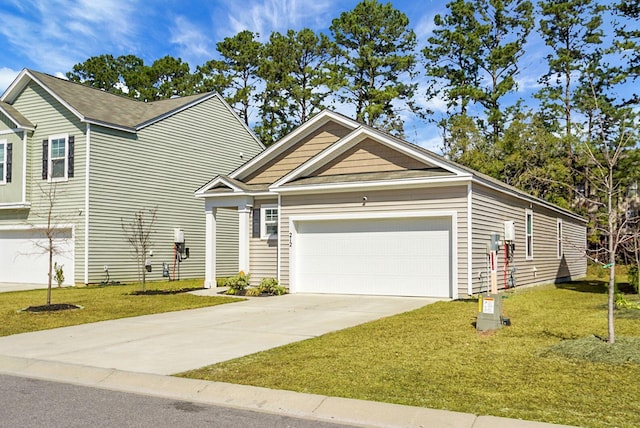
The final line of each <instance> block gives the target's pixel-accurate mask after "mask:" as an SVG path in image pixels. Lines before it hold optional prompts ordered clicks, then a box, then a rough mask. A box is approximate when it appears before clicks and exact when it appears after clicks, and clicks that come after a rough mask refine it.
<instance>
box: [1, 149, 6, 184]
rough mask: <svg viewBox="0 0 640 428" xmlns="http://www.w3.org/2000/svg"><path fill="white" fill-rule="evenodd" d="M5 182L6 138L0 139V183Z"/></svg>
mask: <svg viewBox="0 0 640 428" xmlns="http://www.w3.org/2000/svg"><path fill="white" fill-rule="evenodd" d="M6 182H7V140H0V184H5V183H6Z"/></svg>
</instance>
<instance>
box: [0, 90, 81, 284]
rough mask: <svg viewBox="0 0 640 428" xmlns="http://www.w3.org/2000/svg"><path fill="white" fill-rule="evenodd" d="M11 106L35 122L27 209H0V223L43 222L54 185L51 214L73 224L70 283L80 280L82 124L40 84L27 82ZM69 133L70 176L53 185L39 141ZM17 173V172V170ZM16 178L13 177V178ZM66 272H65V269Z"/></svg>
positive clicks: (17, 164) (18, 164)
mask: <svg viewBox="0 0 640 428" xmlns="http://www.w3.org/2000/svg"><path fill="white" fill-rule="evenodd" d="M13 106H14V107H15V108H16V109H17V110H18V111H20V113H21V114H22V115H23V116H24V117H25V118H27V119H28V120H29V121H30V122H31V123H33V124H36V125H37V127H36V130H35V131H34V132H33V134H31V135H30V136H29V138H28V142H27V202H31V208H30V209H29V210H15V211H14V210H12V211H9V212H5V211H4V210H0V226H15V225H43V224H46V212H47V210H48V202H47V200H46V199H47V198H46V194H47V193H48V191H49V190H50V189H53V188H55V191H56V197H55V204H54V211H53V213H54V216H55V219H56V221H55V223H56V224H65V225H72V226H73V227H74V241H75V249H74V257H75V259H74V264H75V274H74V276H73V277H74V282H76V283H79V282H81V281H82V275H83V272H82V266H83V265H84V212H83V209H84V183H85V147H86V146H85V144H86V140H85V135H84V130H85V125H84V124H83V123H81V122H80V120H79V119H78V118H77V117H75V116H74V115H73V114H71V113H70V112H69V111H68V110H67V109H66V108H65V107H64V106H62V105H61V104H60V103H58V102H57V101H56V100H55V99H54V98H53V97H52V96H51V95H49V93H48V92H46V91H45V90H44V89H42V88H41V87H40V86H38V85H36V84H34V83H33V82H30V83H29V84H28V85H27V86H26V87H25V89H24V90H23V92H22V93H21V94H20V95H19V96H18V97H17V98H16V100H15V101H14V103H13ZM56 134H69V136H74V138H75V159H74V170H75V174H74V177H72V178H69V180H68V181H61V182H57V183H55V184H52V183H48V182H47V180H43V179H42V140H44V139H47V138H49V137H50V136H51V135H56ZM20 145H21V143H20V144H15V143H14V146H13V147H14V177H16V178H17V177H18V174H19V172H20V171H21V168H22V160H20V162H17V161H16V160H17V158H16V151H17V150H16V146H20ZM20 175H21V173H20ZM16 181H17V180H16ZM66 275H69V272H66Z"/></svg>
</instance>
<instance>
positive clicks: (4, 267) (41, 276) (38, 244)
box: [0, 229, 74, 285]
mask: <svg viewBox="0 0 640 428" xmlns="http://www.w3.org/2000/svg"><path fill="white" fill-rule="evenodd" d="M54 241H55V243H54V245H55V247H56V249H57V250H58V251H57V252H56V254H54V255H53V261H54V262H57V263H58V264H62V265H63V266H64V268H63V271H64V276H65V281H64V285H73V284H74V258H73V248H74V241H73V233H72V231H71V229H61V230H59V231H57V232H56V235H55V238H54ZM47 247H48V241H47V239H46V236H45V234H44V232H43V231H42V230H5V231H0V283H2V282H6V283H30V284H46V283H47V281H48V271H49V255H48V252H47V250H46V248H47Z"/></svg>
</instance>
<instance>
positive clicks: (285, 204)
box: [280, 186, 467, 294]
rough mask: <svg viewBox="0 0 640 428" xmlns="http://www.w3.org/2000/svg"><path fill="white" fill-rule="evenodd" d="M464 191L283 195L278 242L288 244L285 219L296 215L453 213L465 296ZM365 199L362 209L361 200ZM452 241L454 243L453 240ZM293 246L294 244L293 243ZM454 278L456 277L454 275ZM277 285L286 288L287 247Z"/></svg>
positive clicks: (456, 188)
mask: <svg viewBox="0 0 640 428" xmlns="http://www.w3.org/2000/svg"><path fill="white" fill-rule="evenodd" d="M466 195H467V188H466V186H449V187H430V188H416V189H401V190H385V191H360V192H348V193H331V194H309V195H290V196H289V195H283V196H282V198H281V213H280V239H281V240H282V242H289V218H290V217H292V216H299V215H310V214H312V215H323V214H340V215H344V214H373V213H389V212H395V213H401V212H402V211H406V212H416V211H424V212H434V211H440V212H443V211H448V212H456V213H457V225H456V226H457V241H456V244H457V264H458V269H457V281H458V293H459V294H463V293H464V294H466V278H467V262H466V260H467V238H466V236H467V220H466V211H467V196H466ZM363 196H367V203H366V205H364V206H363V205H362V197H363ZM452 239H456V237H455V236H453V237H452ZM294 244H295V243H294ZM454 275H456V273H455V271H454ZM280 282H281V284H283V285H284V286H287V287H288V286H289V245H282V252H281V261H280Z"/></svg>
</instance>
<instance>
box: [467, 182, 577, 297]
mask: <svg viewBox="0 0 640 428" xmlns="http://www.w3.org/2000/svg"><path fill="white" fill-rule="evenodd" d="M472 199H473V210H472V212H473V214H472V215H473V221H472V224H473V229H472V231H473V271H472V285H473V292H474V293H479V292H483V291H486V290H487V289H488V287H489V286H490V280H489V278H490V272H489V267H488V255H487V245H489V243H490V235H491V233H492V232H495V233H499V234H500V237H501V239H503V237H504V222H505V221H507V220H513V221H514V224H515V253H514V261H513V263H512V264H511V266H510V267H514V266H515V268H516V272H515V279H516V286H522V285H531V284H538V283H543V282H554V281H556V280H557V279H566V277H571V278H578V277H581V276H584V275H585V274H586V259H585V258H584V248H585V244H586V229H585V226H584V224H582V223H581V222H579V221H577V220H575V219H573V218H571V217H569V216H567V215H563V214H561V213H558V212H555V211H552V210H550V209H548V208H546V207H544V206H542V205H538V204H533V203H529V202H528V201H524V200H521V199H518V198H515V197H512V196H509V195H505V194H504V193H501V192H497V191H495V190H493V189H490V188H487V187H484V186H481V185H478V184H474V185H473V197H472ZM527 209H530V210H531V211H532V212H533V258H532V259H531V260H527V259H526V251H525V248H526V233H525V221H526V214H525V212H526V210H527ZM557 219H561V220H562V222H563V228H564V233H563V234H564V236H565V239H566V240H567V245H564V249H565V257H564V259H558V257H557V237H556V233H557V232H556V227H557ZM569 241H570V242H571V245H569V244H568V242H569ZM504 267H505V262H504V250H503V249H501V251H500V252H499V254H498V289H503V288H504V287H505V284H504Z"/></svg>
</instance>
